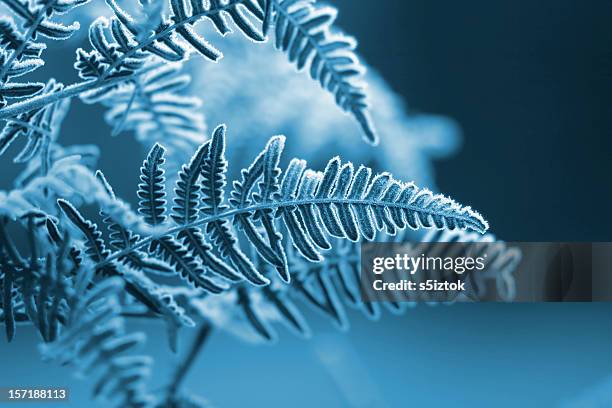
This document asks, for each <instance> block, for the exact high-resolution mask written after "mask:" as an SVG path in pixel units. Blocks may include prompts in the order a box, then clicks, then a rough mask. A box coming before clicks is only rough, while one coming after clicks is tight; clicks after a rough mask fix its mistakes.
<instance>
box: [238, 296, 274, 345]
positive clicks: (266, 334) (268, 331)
mask: <svg viewBox="0 0 612 408" xmlns="http://www.w3.org/2000/svg"><path fill="white" fill-rule="evenodd" d="M238 305H240V307H241V308H242V310H243V311H244V315H245V317H246V319H247V321H248V322H249V323H250V324H251V326H252V327H253V329H254V330H255V331H256V332H257V334H259V335H260V336H261V337H262V338H264V339H265V340H266V341H273V340H274V339H275V337H276V336H275V334H274V331H273V330H272V328H270V327H269V326H268V324H267V323H266V321H265V320H264V319H262V318H261V317H260V316H259V314H258V313H257V311H256V310H255V308H254V307H253V304H252V302H251V299H250V296H249V292H248V291H247V290H246V289H244V288H240V289H238Z"/></svg>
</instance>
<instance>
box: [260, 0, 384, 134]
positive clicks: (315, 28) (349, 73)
mask: <svg viewBox="0 0 612 408" xmlns="http://www.w3.org/2000/svg"><path fill="white" fill-rule="evenodd" d="M260 3H263V5H264V8H265V11H266V15H265V19H264V22H263V32H264V34H266V33H267V31H268V29H271V27H272V26H273V27H274V36H275V42H274V45H275V47H276V48H277V49H279V50H282V51H284V52H286V53H287V54H288V57H289V61H290V62H292V63H295V65H296V67H297V69H298V70H303V69H305V70H308V71H309V74H310V77H311V78H312V79H314V80H315V81H318V82H319V83H320V84H321V86H322V87H323V88H324V89H326V90H328V91H329V92H331V93H332V95H334V98H335V100H336V104H337V105H338V106H340V107H341V108H342V109H343V110H344V111H346V112H348V113H350V114H351V115H352V116H353V117H354V118H355V119H356V120H357V122H358V123H359V125H360V126H361V129H362V131H363V137H364V139H365V140H366V141H368V142H369V143H372V144H376V143H377V141H378V136H377V135H376V131H375V130H374V126H373V124H372V120H371V118H370V115H369V113H368V104H367V101H366V99H367V95H366V92H365V88H364V85H363V84H362V83H360V82H359V81H358V80H357V79H356V78H358V77H360V76H362V75H363V74H364V72H365V68H364V67H363V66H362V65H361V64H360V63H359V59H358V58H357V56H356V54H355V52H354V50H355V47H356V45H357V42H356V41H355V40H354V39H353V38H352V37H348V36H346V35H344V34H341V33H339V32H334V31H332V29H331V26H332V24H333V23H334V21H335V19H336V13H337V10H336V9H335V8H333V7H328V6H320V5H317V4H315V1H313V0H299V1H296V0H260Z"/></svg>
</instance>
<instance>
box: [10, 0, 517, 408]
mask: <svg viewBox="0 0 612 408" xmlns="http://www.w3.org/2000/svg"><path fill="white" fill-rule="evenodd" d="M1 2H2V4H3V5H4V6H5V8H6V10H7V12H8V13H9V14H10V15H6V16H2V17H1V18H0V48H1V50H0V105H1V108H0V119H1V120H3V121H4V122H5V125H4V127H3V129H2V132H1V133H0V155H1V156H2V158H3V159H7V158H8V157H9V156H10V155H12V154H13V153H14V152H15V151H16V149H17V150H19V151H18V152H17V153H16V154H15V155H14V157H13V161H14V163H15V165H19V166H21V167H20V169H19V174H17V175H16V177H15V178H14V180H13V184H12V186H9V187H8V190H6V191H4V190H0V278H1V281H2V291H1V299H2V301H1V302H0V303H1V308H0V321H1V322H2V324H3V325H4V327H5V331H6V335H7V339H8V341H12V340H14V339H15V336H16V329H17V326H18V325H19V324H22V323H23V324H30V325H31V326H33V327H34V328H35V329H36V331H37V332H38V333H39V334H40V336H39V337H40V339H41V346H40V351H41V354H42V356H43V358H45V359H47V360H54V361H57V362H58V363H59V364H64V365H71V366H74V367H75V369H76V370H77V371H79V373H81V374H83V375H84V376H85V377H87V379H89V380H91V381H92V382H93V384H92V388H93V396H94V397H99V398H102V400H103V404H104V406H117V407H119V406H120V407H203V406H207V403H206V402H205V401H203V400H201V399H200V398H199V397H197V396H195V395H193V394H191V393H188V392H186V391H184V390H183V389H182V387H181V385H182V382H183V380H184V378H185V376H186V373H187V372H188V370H189V368H190V366H191V364H192V363H193V360H194V359H195V357H196V356H197V354H198V353H199V351H200V349H201V347H202V345H203V344H204V343H205V341H206V339H207V338H208V336H209V335H210V331H211V330H212V329H213V328H214V329H215V330H217V329H218V330H224V331H227V332H230V333H232V334H233V335H236V336H237V337H239V338H241V339H244V340H247V341H254V342H271V341H273V340H275V339H277V338H278V334H277V332H276V330H275V325H276V323H281V324H283V325H284V326H286V327H287V328H289V329H290V330H291V331H292V332H293V333H295V334H297V335H298V336H301V337H310V336H311V335H313V330H312V329H311V328H310V326H309V324H308V319H307V313H305V312H304V310H303V309H302V307H301V306H302V303H304V304H306V305H308V306H310V307H311V308H312V309H314V310H316V311H317V312H320V313H321V314H322V315H324V316H326V317H328V318H329V319H330V320H331V321H332V322H333V323H334V324H335V325H336V326H338V327H340V328H343V329H345V328H347V327H348V317H349V315H350V313H349V312H347V308H346V307H345V306H348V308H349V309H356V310H360V311H362V312H363V313H364V314H365V315H366V316H368V317H370V318H373V319H376V318H379V317H380V316H381V311H382V308H386V309H388V310H390V311H391V312H392V313H400V312H403V311H404V310H405V309H406V307H407V306H412V303H407V302H399V301H398V302H386V303H385V304H382V305H380V304H374V303H370V302H363V301H362V299H361V297H360V293H359V262H360V254H359V243H360V242H363V241H372V240H375V239H377V240H383V241H394V242H403V241H409V240H415V239H416V240H420V241H422V245H427V246H430V245H438V244H440V243H446V242H456V241H462V242H482V243H486V244H487V245H489V246H490V248H489V249H490V253H494V254H495V256H493V257H491V258H490V259H489V262H488V264H487V268H486V269H485V271H483V272H482V274H479V275H474V276H470V277H469V278H468V280H469V284H470V285H472V287H474V288H475V289H476V293H477V294H478V296H479V297H486V296H487V291H489V290H491V289H493V290H495V291H497V292H498V293H499V294H500V296H501V297H503V298H504V299H508V300H510V299H512V297H513V290H514V287H513V284H514V281H513V277H512V272H513V270H514V268H515V266H516V264H517V262H518V260H520V257H521V254H520V251H518V250H516V249H515V248H509V247H507V246H506V245H505V244H504V243H503V242H501V241H498V240H497V239H495V238H494V236H493V235H492V234H490V233H488V230H489V224H488V222H487V221H486V220H485V218H484V217H483V216H482V215H481V214H480V213H478V212H477V211H475V210H473V209H472V208H471V207H469V206H466V205H462V204H459V203H457V202H456V201H454V200H452V199H451V198H449V197H447V196H446V195H443V194H440V193H437V192H434V191H436V190H435V187H434V186H433V184H430V183H433V176H432V171H431V159H432V158H434V157H442V156H445V155H447V154H449V153H450V152H451V151H452V150H453V149H454V147H455V146H456V144H457V143H456V140H457V138H458V136H457V135H458V130H457V127H456V125H454V123H453V122H452V121H450V120H448V119H445V118H441V117H434V116H427V115H416V114H412V113H407V112H406V109H405V107H404V106H403V104H402V102H401V101H400V98H399V97H398V96H397V95H395V94H393V92H392V91H391V90H390V88H389V86H388V85H387V84H386V83H385V82H384V81H383V80H382V78H380V76H379V75H378V74H376V73H375V72H373V71H372V70H370V71H368V72H367V73H366V71H367V70H366V66H365V64H363V63H362V62H360V59H359V58H358V56H357V54H356V45H357V42H356V40H354V39H353V38H352V37H350V36H348V35H346V34H344V33H342V32H341V31H340V30H339V29H338V28H336V27H335V25H334V23H335V19H336V14H337V10H336V9H335V8H333V7H331V6H327V5H322V4H320V3H319V2H317V1H315V0H224V1H222V0H209V1H203V0H190V1H186V0H169V1H166V0H147V1H144V0H143V1H139V2H118V1H115V0H107V1H106V5H107V16H100V13H99V9H93V8H91V7H93V6H94V4H93V3H95V2H92V4H87V3H88V1H85V0H36V1H34V0H1ZM79 6H85V7H82V8H79ZM90 6H91V7H90ZM95 6H99V4H95ZM92 10H94V11H92ZM63 14H66V16H64V17H62V20H59V19H58V16H59V15H63ZM73 16H75V17H78V18H79V19H81V20H82V21H83V20H86V21H87V22H88V30H83V31H86V35H85V34H83V35H82V36H81V37H80V40H79V37H78V36H75V38H73V39H72V40H71V41H80V42H81V43H80V44H79V45H80V47H78V48H77V49H76V59H75V61H74V62H73V63H72V61H71V65H72V67H70V69H71V70H72V71H70V72H71V73H73V74H74V77H75V78H78V80H77V82H75V83H73V84H70V85H65V84H62V83H60V82H59V81H58V80H56V79H54V78H48V79H46V80H45V82H35V81H31V82H28V81H26V80H24V79H23V78H27V77H28V76H30V75H32V76H34V71H38V72H36V74H39V73H40V72H44V69H41V70H39V68H41V67H43V66H44V64H45V61H49V60H50V58H51V57H50V56H49V55H48V54H50V53H49V52H47V53H46V54H43V51H44V50H45V49H46V47H47V45H46V43H45V41H46V40H47V39H52V40H58V41H66V40H68V38H70V37H71V36H72V35H73V34H74V33H76V31H77V30H78V29H79V24H78V23H77V22H74V23H71V24H68V25H66V24H64V23H62V22H60V21H63V20H64V19H70V20H71V21H72V19H73ZM207 30H208V31H207ZM210 31H214V32H216V34H221V35H222V36H225V35H226V34H229V33H230V32H232V31H238V32H240V33H241V36H242V37H243V38H240V37H239V36H228V37H226V38H223V39H218V42H219V48H217V45H216V44H215V45H213V44H212V43H211V42H209V40H208V39H209V38H214V37H213V36H212V33H211V32H210ZM217 37H218V36H217ZM244 39H246V41H243V40H244ZM215 42H217V40H215ZM253 43H262V44H253ZM266 43H268V44H266ZM66 44H70V43H69V42H66ZM221 50H223V52H224V53H225V56H226V57H225V58H224V59H222V57H223V55H224V54H223V53H222V51H221ZM279 51H280V52H279ZM198 56H200V57H203V58H195V57H198ZM211 62H217V63H218V64H211ZM72 68H73V69H72ZM296 69H297V71H307V73H305V74H296V73H295V71H296ZM37 78H40V76H37ZM365 81H367V82H369V84H370V87H369V88H366V86H365V83H364V82H365ZM279 83H280V84H282V86H283V89H282V90H281V91H280V92H279V91H278V90H274V89H273V87H274V85H275V84H279ZM319 88H322V89H319ZM75 97H78V98H79V99H78V100H73V99H72V98H75ZM79 101H80V102H83V103H84V104H87V105H93V107H94V108H95V107H96V106H95V105H98V106H97V108H98V110H100V109H101V108H103V109H105V110H106V112H105V114H103V115H102V116H103V117H104V120H105V121H106V123H107V124H108V125H109V128H108V129H107V130H108V133H109V134H110V135H111V136H117V135H119V134H121V133H128V134H133V135H134V137H135V139H136V140H137V141H138V142H139V143H140V144H142V145H143V147H144V150H146V151H147V152H148V153H147V154H146V156H145V158H144V161H142V165H141V167H140V171H139V173H138V174H136V173H135V174H134V177H135V178H136V177H139V182H138V184H137V185H133V186H131V187H130V188H131V189H132V190H131V191H133V192H135V194H133V193H132V194H131V196H129V197H121V196H122V194H119V193H117V192H120V191H122V190H121V189H120V188H117V189H115V188H113V187H112V185H113V184H115V183H118V184H119V183H120V182H121V181H122V180H113V177H111V176H109V177H108V178H107V176H106V175H105V173H106V174H107V175H110V174H111V172H110V171H106V169H105V168H103V169H97V167H98V159H99V158H100V156H101V155H104V156H103V157H107V156H110V157H112V159H113V160H115V161H117V162H118V161H126V162H130V163H140V160H141V159H135V158H134V157H130V156H129V155H127V154H125V155H124V154H120V152H108V151H104V149H103V144H102V143H98V144H95V145H88V144H78V145H72V146H64V145H63V144H62V143H63V140H61V137H62V129H63V128H64V130H65V128H66V127H67V126H68V124H69V120H70V117H71V112H70V111H69V110H70V105H71V103H73V104H76V103H79ZM9 102H10V103H9ZM370 104H371V105H372V106H370ZM337 108H340V109H337ZM341 111H344V112H345V113H347V114H346V115H343V114H342V112H341ZM205 115H206V116H205ZM206 117H208V118H210V119H209V124H213V123H228V125H227V126H226V125H225V124H221V125H218V126H216V127H214V130H213V131H212V132H208V131H207V121H206ZM355 122H356V123H357V125H358V128H360V132H361V134H362V138H363V139H365V142H367V143H363V144H361V145H358V146H357V147H355V143H360V142H357V141H356V139H355V136H354V135H355V133H357V132H358V131H357V128H356V127H355V126H354V125H355ZM375 122H376V127H375V126H374V123H375ZM211 128H212V126H211ZM375 129H379V131H378V132H377V131H376V130H375ZM209 133H210V137H209ZM280 133H283V134H286V136H283V135H280ZM379 133H380V136H381V137H380V139H381V140H380V145H379V146H377V147H374V146H373V145H374V144H376V143H378V141H379V136H378V134H379ZM270 135H276V136H272V137H271V138H270V137H269V136H270ZM391 138H396V139H391ZM347 157H349V158H348V159H347ZM247 158H251V159H252V161H251V162H250V163H249V162H248V160H247ZM354 163H358V164H354ZM422 182H425V183H427V184H426V185H429V187H430V188H431V189H432V190H430V189H428V188H425V187H418V186H417V183H419V184H421V183H422ZM92 207H95V208H96V210H97V211H93V212H92V211H91V208H92ZM132 207H134V208H135V209H132ZM423 230H426V231H427V232H424V231H423ZM493 248H494V249H493ZM420 300H425V301H426V300H428V299H414V301H415V302H416V301H420ZM132 317H138V318H148V319H158V320H161V321H163V322H164V324H165V331H166V332H167V335H168V341H169V345H170V348H171V349H172V350H174V351H176V350H177V346H178V343H179V334H180V333H179V332H180V329H181V328H185V329H189V328H194V327H197V331H198V332H197V334H196V336H195V340H194V342H193V345H192V347H191V349H190V350H189V351H188V352H187V354H186V358H185V360H183V362H182V363H181V364H179V366H178V367H177V371H176V372H175V373H174V374H173V375H172V376H171V378H170V380H169V385H168V386H167V387H164V388H163V389H161V390H160V389H156V390H154V389H153V388H151V387H150V386H149V384H148V382H149V377H150V376H151V374H152V367H153V363H154V361H155V359H154V358H153V357H149V356H146V355H141V354H135V353H136V351H135V349H136V347H137V346H139V345H140V344H141V343H143V342H144V341H145V339H146V335H145V334H144V333H141V332H134V331H132V330H131V329H128V327H129V326H130V318H132ZM184 331H185V330H184Z"/></svg>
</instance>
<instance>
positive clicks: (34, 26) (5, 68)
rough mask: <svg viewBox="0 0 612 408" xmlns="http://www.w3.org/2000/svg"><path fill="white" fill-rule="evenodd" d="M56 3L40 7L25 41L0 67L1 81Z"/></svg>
mask: <svg viewBox="0 0 612 408" xmlns="http://www.w3.org/2000/svg"><path fill="white" fill-rule="evenodd" d="M55 3H57V0H55V1H52V2H49V3H48V4H47V5H46V6H45V7H42V8H41V9H40V11H39V12H38V15H37V16H36V20H35V21H34V23H33V24H32V25H31V26H30V28H28V31H26V33H25V35H24V38H23V42H22V43H21V44H19V47H17V49H16V50H15V51H13V53H12V54H11V55H10V56H9V58H8V60H7V61H6V63H5V64H4V65H3V66H2V68H1V69H0V81H2V82H4V76H5V75H6V73H7V71H8V70H9V69H11V65H13V61H15V59H16V58H19V57H21V54H22V53H23V50H25V48H26V47H27V45H28V41H30V40H31V39H32V36H33V35H34V33H35V32H36V30H38V27H39V26H40V23H42V22H43V20H44V19H45V15H46V14H47V11H48V10H49V9H50V8H51V7H53V6H55Z"/></svg>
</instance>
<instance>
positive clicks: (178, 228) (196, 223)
mask: <svg viewBox="0 0 612 408" xmlns="http://www.w3.org/2000/svg"><path fill="white" fill-rule="evenodd" d="M309 204H330V205H331V204H350V205H366V206H370V207H384V208H398V209H401V210H410V211H414V212H419V213H424V214H428V215H436V214H437V213H436V212H435V211H432V210H428V209H425V208H422V207H419V206H416V205H412V204H401V203H395V202H380V201H373V200H365V199H347V198H311V199H300V200H290V201H281V202H271V203H262V204H256V205H252V206H249V207H244V208H235V209H233V210H229V211H225V212H223V213H220V214H215V215H211V216H210V217H205V218H202V219H200V220H197V221H194V222H192V223H189V224H184V225H179V226H176V227H172V228H170V229H168V230H167V231H166V232H164V233H161V234H157V235H152V236H149V237H146V238H143V239H141V240H140V241H138V242H136V243H135V244H134V245H132V246H131V247H128V248H125V249H123V250H121V251H118V252H115V253H113V254H111V255H110V256H108V257H107V258H106V259H105V260H104V261H102V262H99V263H98V264H97V265H96V268H101V267H103V266H105V265H107V264H108V263H110V262H112V261H114V260H115V259H118V258H121V257H123V256H126V255H128V254H129V253H131V252H132V251H134V250H137V249H140V248H142V247H144V246H146V245H148V244H149V243H151V242H152V241H154V240H156V239H159V238H161V237H164V236H171V235H174V234H177V233H179V232H181V231H183V230H186V229H189V228H194V227H199V226H202V225H206V224H209V223H211V222H214V221H218V220H221V219H223V218H229V217H234V216H236V215H240V214H246V213H251V212H254V211H261V210H276V209H279V208H285V207H296V206H300V205H309ZM455 218H457V219H460V220H463V221H466V222H467V223H468V224H469V223H470V221H471V220H470V218H469V217H467V216H466V217H461V216H456V217H455Z"/></svg>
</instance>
